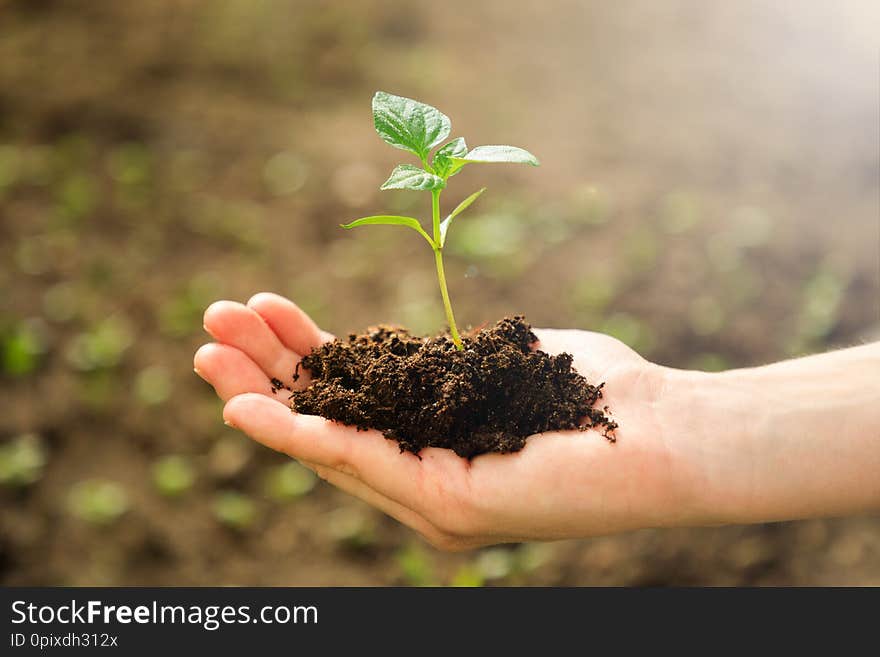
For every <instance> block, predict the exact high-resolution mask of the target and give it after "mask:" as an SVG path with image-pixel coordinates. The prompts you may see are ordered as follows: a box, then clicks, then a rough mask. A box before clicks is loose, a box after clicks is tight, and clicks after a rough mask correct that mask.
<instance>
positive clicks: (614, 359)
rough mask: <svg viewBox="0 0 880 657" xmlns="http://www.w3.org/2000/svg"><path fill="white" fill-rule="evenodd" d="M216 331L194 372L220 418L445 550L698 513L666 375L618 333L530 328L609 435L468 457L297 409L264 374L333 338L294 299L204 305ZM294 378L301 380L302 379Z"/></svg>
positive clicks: (284, 376)
mask: <svg viewBox="0 0 880 657" xmlns="http://www.w3.org/2000/svg"><path fill="white" fill-rule="evenodd" d="M204 323H205V329H206V330H207V331H208V333H209V334H211V336H212V337H213V338H214V339H215V340H216V342H214V343H211V344H206V345H204V346H202V347H201V348H200V349H199V350H198V352H197V353H196V356H195V368H196V371H197V372H198V373H199V374H200V375H201V376H202V377H203V378H205V379H206V380H207V381H208V382H209V383H211V384H212V385H213V386H214V388H215V389H216V391H217V393H218V395H219V396H220V397H221V398H222V399H224V400H225V401H226V406H225V408H224V411H223V416H224V419H225V420H226V422H227V423H229V424H231V425H232V426H234V427H236V428H239V429H241V430H242V431H244V432H245V433H247V434H248V435H249V436H251V438H253V439H254V440H256V441H258V442H260V443H263V444H264V445H266V446H268V447H271V448H273V449H276V450H278V451H281V452H284V453H286V454H288V455H290V456H291V457H293V458H295V459H297V460H298V461H300V462H301V463H303V464H304V465H305V466H306V467H309V468H311V469H312V470H314V471H315V472H316V473H317V474H318V476H320V477H321V478H323V479H325V480H327V481H328V482H330V483H331V484H334V485H335V486H337V487H339V488H341V489H342V490H344V491H346V492H348V493H351V494H352V495H354V496H356V497H359V498H360V499H362V500H364V501H366V502H368V503H370V504H372V505H373V506H375V507H377V508H379V509H381V510H382V511H384V512H385V513H387V514H389V515H391V516H393V517H394V518H396V519H397V520H399V521H400V522H403V523H404V524H406V525H408V526H410V527H411V528H412V529H414V530H416V531H417V532H419V533H420V534H421V535H423V536H424V537H425V538H426V539H427V540H428V541H429V542H431V543H432V544H434V545H435V546H438V547H440V548H444V549H467V548H472V547H477V546H481V545H486V544H491V543H501V542H511V541H522V540H543V539H560V538H569V537H582V536H589V535H597V534H607V533H613V532H617V531H623V530H628V529H634V528H640V527H649V526H662V525H669V524H682V523H686V522H691V521H694V520H695V519H696V517H697V513H696V511H695V508H694V504H693V500H694V498H695V495H694V491H693V481H694V478H693V477H692V476H691V473H692V472H693V471H695V470H696V469H697V466H698V463H697V461H696V460H695V459H693V458H691V456H690V454H689V450H688V443H689V441H688V440H687V437H686V436H671V435H670V432H669V427H668V423H666V422H665V421H664V415H663V411H664V408H665V406H664V394H663V392H664V389H665V388H666V385H667V381H668V371H667V370H665V368H660V367H658V366H656V365H653V364H651V363H649V362H648V361H646V360H644V359H643V358H641V357H640V356H639V355H638V354H636V353H635V352H634V351H632V350H631V349H630V348H628V347H627V346H625V345H624V344H623V343H621V342H619V341H618V340H616V339H614V338H611V337H609V336H606V335H602V334H598V333H591V332H587V331H576V330H553V329H536V330H535V333H536V335H537V336H538V338H539V341H540V342H539V345H537V348H540V349H542V350H543V351H546V352H548V353H551V354H556V353H560V352H568V353H571V354H572V355H573V356H574V366H575V367H576V368H577V370H578V371H579V372H580V373H582V374H583V375H584V376H586V377H587V379H588V380H590V381H593V382H601V381H604V382H605V384H606V385H605V388H604V393H605V397H604V399H603V403H605V404H607V405H608V406H609V408H610V412H611V414H612V416H613V418H614V419H615V420H616V421H617V422H618V423H619V424H620V427H619V428H618V429H617V430H616V436H617V438H618V440H617V442H616V443H614V444H612V443H609V442H608V441H607V440H605V439H604V438H602V436H601V433H599V432H597V431H594V430H589V431H587V432H581V431H555V432H548V433H545V434H541V435H538V436H534V437H532V438H530V439H529V440H528V442H527V444H526V446H525V448H524V449H522V450H521V451H519V452H516V453H513V454H485V455H482V456H478V457H476V458H474V459H473V460H471V461H467V460H465V459H463V458H460V457H458V456H456V455H455V454H454V453H453V452H451V451H449V450H445V449H439V448H429V449H425V450H423V451H422V452H421V453H420V455H419V456H420V457H421V458H419V457H417V456H416V455H414V454H411V453H406V452H404V453H401V452H400V451H399V449H398V446H397V444H396V443H395V442H394V441H390V440H387V439H386V438H384V437H383V436H382V434H381V433H379V432H378V431H367V432H363V431H357V430H356V429H355V428H354V427H347V426H343V425H340V424H337V423H335V422H332V421H330V420H326V419H323V418H319V417H313V416H306V415H298V414H295V413H293V412H292V411H291V410H290V408H289V407H288V406H287V404H286V403H285V402H286V401H287V400H286V395H284V393H283V391H280V392H279V393H273V392H272V387H271V384H270V379H271V378H277V379H279V380H281V381H284V382H289V381H291V374H292V373H293V371H294V369H295V368H296V364H297V363H298V362H299V360H300V357H301V356H302V355H304V354H306V353H308V352H309V350H310V349H311V348H312V347H314V346H317V345H319V344H320V343H321V342H323V341H325V340H329V339H332V336H330V335H329V334H327V333H324V332H322V331H321V330H320V329H318V327H317V326H316V325H315V324H314V323H313V322H312V320H311V319H309V317H308V316H306V315H305V314H304V313H303V312H302V311H301V310H300V309H299V308H298V307H297V306H295V305H294V304H293V303H292V302H291V301H289V300H287V299H284V298H282V297H279V296H277V295H274V294H269V293H261V294H258V295H256V296H254V297H253V298H251V300H250V301H248V303H247V305H242V304H239V303H235V302H231V301H218V302H216V303H214V304H213V305H211V306H210V307H209V308H208V309H207V311H206V312H205V320H204ZM298 385H307V379H305V380H304V379H301V380H300V381H299V382H298Z"/></svg>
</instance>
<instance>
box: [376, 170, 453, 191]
mask: <svg viewBox="0 0 880 657" xmlns="http://www.w3.org/2000/svg"><path fill="white" fill-rule="evenodd" d="M445 186H446V183H444V182H443V178H440V177H439V176H435V175H434V174H433V173H428V172H427V171H425V170H424V169H420V168H419V167H414V166H413V165H412V164H398V165H397V166H396V167H395V168H394V171H392V172H391V175H390V176H389V177H388V180H386V181H385V182H384V183H382V186H381V187H380V188H379V189H414V190H416V191H425V190H431V189H443V187H445Z"/></svg>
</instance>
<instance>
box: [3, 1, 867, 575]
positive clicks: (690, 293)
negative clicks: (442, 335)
mask: <svg viewBox="0 0 880 657" xmlns="http://www.w3.org/2000/svg"><path fill="white" fill-rule="evenodd" d="M878 17H880V16H878V10H877V9H876V7H875V6H873V5H872V4H871V3H868V2H865V3H855V2H847V3H831V2H826V3H823V2H815V3H801V4H786V3H770V2H737V3H725V2H720V1H718V2H709V3H706V2H697V1H696V0H694V1H692V2H666V3H651V2H647V1H644V2H635V1H625V2H619V3H603V2H591V3H586V2H574V1H571V2H555V3H512V2H509V1H508V2H505V1H503V0H493V1H491V2H482V3H473V2H470V3H468V2H459V1H458V0H450V1H449V2H446V3H441V4H437V3H434V4H433V5H432V4H429V3H424V4H414V3H405V2H400V1H397V0H389V1H387V2H380V1H378V0H368V1H362V2H358V3H333V2H290V1H281V0H266V1H265V2H260V3H253V2H249V1H246V0H230V1H227V2H223V3H210V2H195V1H192V0H183V1H179V0H178V1H174V0H165V1H155V2H149V3H118V2H110V1H104V2H89V3H73V2H62V1H53V0H40V1H37V0H19V1H17V2H10V1H8V0H6V1H4V0H0V258H2V260H0V262H2V268H0V298H2V305H0V356H2V368H3V371H2V374H0V408H2V413H0V439H2V443H0V482H2V484H3V485H2V487H0V503H2V508H0V581H2V583H4V584H74V585H84V584H94V585H100V584H141V585H145V584H164V585H169V584H180V585H185V584H255V585H260V584H262V585H271V584H279V585H283V584H290V585H294V584H337V585H343V584H346V585H361V584H391V583H399V584H425V583H435V584H448V583H456V584H487V585H496V584H875V585H877V584H880V519H878V518H877V517H873V518H854V519H844V520H833V521H809V522H795V523H783V524H773V525H766V526H756V527H731V528H718V529H693V530H680V531H643V532H638V533H636V534H633V535H628V536H623V537H614V538H603V539H597V540H590V541H571V542H564V543H558V544H552V545H522V546H508V547H503V548H494V549H489V550H483V551H481V552H478V553H471V554H461V555H447V554H441V553H437V552H434V551H433V550H432V549H430V548H428V547H425V546H424V545H423V544H422V543H420V542H419V541H418V540H417V539H415V538H414V537H413V535H411V534H410V533H409V532H408V531H407V530H405V529H403V528H401V527H399V526H397V525H396V524H395V523H394V522H393V521H390V520H388V519H386V518H384V517H382V516H381V515H379V514H378V513H375V512H373V511H372V510H370V509H368V508H366V507H364V506H363V505H361V504H359V503H357V502H355V501H352V500H351V499H350V498H348V497H346V496H345V495H343V494H341V493H337V492H335V491H334V490H332V489H331V488H330V487H329V486H327V485H324V484H317V485H316V484H315V482H314V481H313V480H312V479H311V478H310V477H309V476H308V474H307V473H305V472H304V471H302V470H299V469H297V468H296V467H295V466H293V465H289V464H287V463H286V461H285V459H283V458H281V457H280V456H278V455H276V454H273V453H270V452H269V451H267V450H264V449H258V448H256V447H254V446H252V445H251V443H250V442H248V441H247V440H246V439H244V438H243V437H241V436H240V435H239V434H237V433H235V432H232V431H230V430H227V429H226V428H225V427H224V426H223V425H222V423H221V422H220V416H219V411H220V403H219V402H218V401H217V400H216V399H215V397H214V395H213V393H212V391H211V390H209V389H208V388H207V386H206V385H205V384H204V383H202V382H201V381H200V380H199V379H197V378H196V377H195V376H194V375H193V374H192V370H191V356H192V353H193V351H194V350H195V348H196V347H197V346H198V345H199V344H200V343H201V342H202V341H203V340H204V336H203V335H202V334H201V312H202V310H203V308H204V306H205V305H206V304H208V303H209V302H210V301H212V300H214V299H216V298H221V297H225V298H233V299H240V300H244V299H246V298H247V297H249V296H250V295H251V294H252V293H253V292H255V291H258V290H274V291H277V292H280V293H282V294H287V295H289V296H291V297H292V298H294V299H295V300H297V302H298V303H300V305H302V306H303V307H304V308H305V309H306V310H307V311H309V312H310V313H312V314H313V316H314V317H315V318H316V319H317V320H318V321H319V322H320V323H321V324H322V325H323V326H324V327H325V328H327V329H328V330H331V331H335V332H340V333H344V332H348V331H351V330H358V329H361V328H363V327H365V326H366V325H368V324H371V323H377V322H379V321H396V322H401V323H405V324H407V325H409V326H411V327H413V328H414V329H417V330H421V331H434V330H437V329H438V328H439V327H440V325H441V324H442V321H443V319H442V312H441V307H440V304H439V301H438V298H437V297H438V295H437V292H436V290H435V285H436V284H435V281H434V279H433V271H432V266H431V263H430V257H429V256H427V255H426V253H425V252H424V248H423V245H422V244H421V242H420V240H418V238H414V237H412V236H411V235H410V234H409V233H408V232H405V231H398V230H392V229H387V230H386V229H378V228H377V229H373V230H369V231H364V232H361V233H358V234H357V235H354V234H349V233H344V232H343V231H340V230H339V229H338V227H337V226H338V224H339V223H340V222H342V221H347V220H350V219H352V218H355V217H357V216H360V215H362V214H374V213H376V212H378V211H391V210H393V211H397V212H401V211H411V212H421V213H424V211H425V208H423V207H422V203H423V199H421V195H419V194H412V193H408V192H402V193H399V194H392V193H388V192H385V193H381V194H380V193H379V192H378V190H377V187H378V185H379V184H380V183H381V182H382V180H384V177H385V176H386V174H387V171H389V170H390V169H391V167H392V166H393V165H394V164H395V163H397V161H398V158H399V155H400V151H394V150H393V149H390V148H388V147H387V146H385V145H384V144H382V143H381V141H380V140H379V139H378V138H377V137H376V136H375V134H374V132H373V128H372V125H371V120H370V114H369V101H370V96H371V94H372V92H373V91H374V90H376V89H385V90H388V91H391V92H394V93H400V94H404V95H408V96H412V97H416V98H419V99H422V100H425V101H426V102H429V103H432V104H435V105H437V106H439V107H440V108H441V109H442V110H443V111H444V112H446V113H447V114H449V115H450V116H451V117H452V119H453V131H454V132H453V134H454V135H463V136H465V137H467V139H468V140H469V142H470V143H473V144H477V143H498V142H501V143H504V142H510V143H515V144H517V145H521V146H523V147H526V148H528V149H529V150H531V151H533V152H534V153H536V154H537V155H538V156H539V157H540V158H541V160H542V162H543V166H542V167H541V168H540V169H528V170H526V169H520V168H516V167H506V168H504V167H499V168H497V169H496V168H491V167H472V168H469V169H467V170H465V171H464V172H463V173H462V174H461V175H460V176H458V177H457V178H456V179H455V180H454V183H455V185H453V186H452V189H451V191H450V192H449V193H447V194H446V195H445V196H449V197H450V198H448V199H446V202H448V203H450V204H452V203H454V202H457V201H458V200H459V199H460V198H463V197H464V196H466V195H467V194H469V193H470V192H472V191H473V190H474V189H476V188H477V187H479V186H481V185H482V184H488V186H489V192H488V193H487V194H486V195H484V197H483V198H482V199H481V200H480V201H479V203H478V204H477V205H475V206H473V208H472V210H471V211H469V212H470V214H469V215H468V216H467V217H466V218H465V219H464V220H461V222H460V223H459V224H458V225H457V227H456V231H454V232H453V234H452V235H451V237H450V243H449V248H450V249H451V255H450V260H449V262H448V264H447V270H448V275H449V276H450V290H451V294H452V296H453V300H454V302H455V304H456V314H457V316H458V317H459V318H460V321H461V322H462V323H465V324H467V323H470V324H474V325H479V324H482V323H484V322H492V321H494V320H495V319H497V318H498V317H500V316H502V315H504V314H509V313H512V312H523V313H525V314H526V315H527V316H528V318H529V319H530V320H531V321H532V323H533V324H535V325H537V326H559V327H581V328H591V329H596V330H603V331H607V332H610V333H613V334H615V335H617V336H618V337H620V338H621V339H623V340H625V341H626V342H627V343H629V344H630V345H632V346H634V347H635V348H637V349H638V350H640V351H641V352H642V353H644V354H645V355H646V356H648V357H649V358H652V359H655V360H657V361H659V362H662V363H666V364H670V365H675V366H680V367H698V368H703V369H719V368H725V367H734V366H743V365H750V364H756V363H762V362H767V361H770V360H774V359H779V358H783V357H787V356H790V355H796V354H801V353H806V352H810V351H815V350H822V349H825V348H827V347H830V346H837V345H846V344H851V343H853V342H857V341H859V340H862V339H866V338H869V337H875V338H876V337H880V331H878V327H880V227H878V224H880V219H878V217H880V207H878V203H880V201H878V176H880V152H878V151H880V135H878V123H880V120H878V117H880V113H878V112H880V110H878V78H877V70H878V37H877V32H876V25H877V22H878ZM381 267H393V269H394V271H395V274H396V277H394V278H392V277H391V276H389V275H387V274H382V273H380V268H381Z"/></svg>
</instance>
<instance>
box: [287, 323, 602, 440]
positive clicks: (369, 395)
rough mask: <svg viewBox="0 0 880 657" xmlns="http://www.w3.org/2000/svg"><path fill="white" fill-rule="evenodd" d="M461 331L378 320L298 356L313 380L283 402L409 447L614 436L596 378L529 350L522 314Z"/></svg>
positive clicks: (562, 358) (565, 359)
mask: <svg viewBox="0 0 880 657" xmlns="http://www.w3.org/2000/svg"><path fill="white" fill-rule="evenodd" d="M462 340H463V342H464V347H465V348H464V350H463V351H458V350H457V349H456V348H455V345H454V344H453V342H452V339H451V338H450V337H449V336H448V335H440V336H438V337H434V338H420V337H415V336H413V335H411V334H410V333H409V332H408V331H406V330H405V329H401V328H396V327H395V328H391V327H379V328H376V329H374V330H371V331H369V332H368V333H366V334H364V335H350V336H349V337H348V340H347V341H345V342H343V341H340V340H335V341H333V342H330V343H327V344H325V345H323V346H321V347H319V348H317V349H314V350H313V351H312V353H311V354H309V355H308V356H306V357H305V358H304V359H303V361H302V364H301V365H302V367H303V368H304V369H306V370H308V371H309V373H310V374H311V376H312V382H311V385H309V387H308V388H306V389H304V390H300V391H294V392H292V393H291V397H290V399H291V406H292V408H293V409H294V410H296V411H298V412H300V413H307V414H310V415H321V416H323V417H326V418H330V419H332V420H337V421H339V422H342V423H344V424H348V425H353V426H356V427H358V428H360V429H378V430H379V431H381V432H382V433H383V434H384V435H385V436H386V437H387V438H390V439H393V440H396V441H398V442H399V443H400V449H401V451H404V450H408V451H411V452H414V453H416V454H417V453H418V452H419V451H420V450H421V449H423V448H425V447H445V448H447V449H451V450H453V451H454V452H455V453H456V454H458V455H459V456H463V457H466V458H472V457H474V456H477V455H479V454H484V453H486V452H516V451H518V450H520V449H522V448H523V446H524V445H525V442H526V438H528V437H529V436H531V435H532V434H535V433H541V432H544V431H553V430H558V429H587V428H589V427H593V426H599V427H602V428H603V433H604V435H605V437H606V438H607V439H608V440H611V441H612V442H613V441H614V434H613V431H614V429H615V428H616V427H617V424H616V423H615V422H613V421H612V420H610V419H609V418H608V417H607V416H606V415H605V413H604V412H603V411H602V410H599V409H597V408H594V404H596V402H597V401H598V400H599V399H600V398H601V397H602V385H603V384H601V383H599V384H598V385H593V384H591V383H589V382H588V381H587V380H586V379H585V378H584V377H583V376H581V375H580V374H578V373H577V372H576V371H575V370H574V369H573V368H572V364H571V363H572V357H571V356H570V355H569V354H559V355H558V356H551V355H549V354H546V353H544V352H543V351H539V350H535V349H533V348H532V347H533V345H534V344H535V343H536V342H537V338H536V337H535V334H534V333H532V330H531V327H530V326H529V325H528V324H526V323H525V321H523V318H522V317H514V318H509V317H506V318H504V319H502V320H501V321H500V322H498V323H497V324H496V325H495V326H494V327H493V328H490V329H484V330H478V331H475V332H473V333H472V334H470V335H465V336H464V337H463V338H462ZM297 377H298V374H294V378H297ZM273 385H274V383H273Z"/></svg>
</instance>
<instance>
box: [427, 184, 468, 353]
mask: <svg viewBox="0 0 880 657" xmlns="http://www.w3.org/2000/svg"><path fill="white" fill-rule="evenodd" d="M431 217H432V219H433V225H434V260H435V262H436V263H437V280H438V281H439V282H440V296H442V297H443V308H444V310H446V321H447V322H448V323H449V334H450V335H451V336H452V342H453V343H455V348H456V349H458V350H459V351H464V345H463V344H462V343H461V337H460V336H459V335H458V327H457V326H456V325H455V315H453V314H452V303H451V302H450V301H449V290H447V289H446V273H445V271H444V270H443V247H441V246H440V190H439V189H435V190H433V191H432V192H431Z"/></svg>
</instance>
